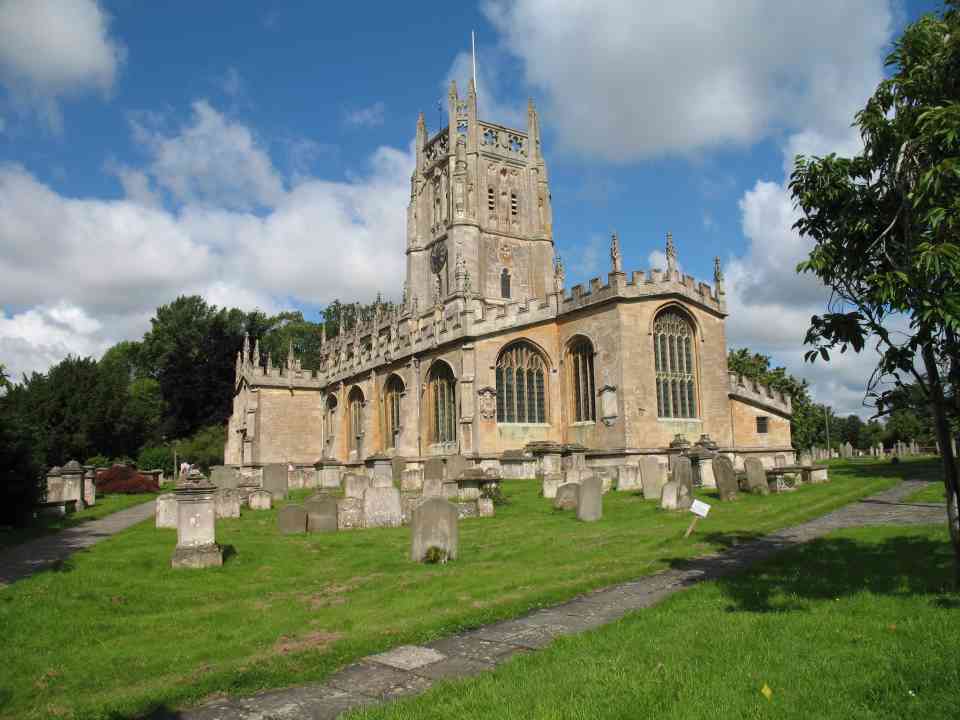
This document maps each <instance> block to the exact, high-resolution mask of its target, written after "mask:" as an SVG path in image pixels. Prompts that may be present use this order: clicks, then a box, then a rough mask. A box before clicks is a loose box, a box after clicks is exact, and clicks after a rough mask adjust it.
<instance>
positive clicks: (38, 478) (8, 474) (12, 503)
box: [0, 406, 46, 525]
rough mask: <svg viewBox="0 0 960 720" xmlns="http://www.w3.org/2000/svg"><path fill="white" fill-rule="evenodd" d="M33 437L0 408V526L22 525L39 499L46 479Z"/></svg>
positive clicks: (34, 434) (17, 420)
mask: <svg viewBox="0 0 960 720" xmlns="http://www.w3.org/2000/svg"><path fill="white" fill-rule="evenodd" d="M35 438H36V433H35V432H33V431H32V430H31V428H29V427H27V426H26V425H25V424H24V423H23V422H22V420H21V419H19V418H17V417H16V416H14V415H13V414H12V413H11V414H7V413H6V412H4V408H3V407H2V406H0V525H26V524H28V523H29V522H30V520H31V518H32V517H33V509H34V507H35V506H36V504H37V503H38V502H40V501H41V500H42V499H43V494H44V488H45V483H46V479H45V478H44V476H43V470H42V468H41V466H40V450H39V448H38V447H37V445H36V442H35Z"/></svg>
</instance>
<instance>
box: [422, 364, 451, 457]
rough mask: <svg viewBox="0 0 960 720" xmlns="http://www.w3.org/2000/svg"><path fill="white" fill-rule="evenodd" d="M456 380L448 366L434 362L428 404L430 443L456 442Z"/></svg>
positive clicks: (431, 370)
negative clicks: (430, 410)
mask: <svg viewBox="0 0 960 720" xmlns="http://www.w3.org/2000/svg"><path fill="white" fill-rule="evenodd" d="M456 385H457V381H456V378H454V376H453V371H452V370H451V369H450V366H449V365H447V364H446V363H444V362H436V363H434V365H433V367H432V368H431V369H430V381H429V392H430V404H431V405H432V408H431V409H432V418H431V419H432V421H433V422H432V427H431V430H432V435H433V437H432V441H433V442H434V443H452V442H456V441H457V397H456Z"/></svg>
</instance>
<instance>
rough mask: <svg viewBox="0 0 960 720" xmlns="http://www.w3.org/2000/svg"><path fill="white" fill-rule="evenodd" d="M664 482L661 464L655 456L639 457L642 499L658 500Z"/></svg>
mask: <svg viewBox="0 0 960 720" xmlns="http://www.w3.org/2000/svg"><path fill="white" fill-rule="evenodd" d="M666 482H667V478H666V474H665V473H664V472H663V466H662V465H661V464H660V463H659V462H657V459H656V458H655V457H652V456H650V455H644V456H643V457H641V458H640V483H641V485H642V486H643V499H644V500H658V501H659V500H660V495H661V493H662V491H663V486H664V485H665V484H666Z"/></svg>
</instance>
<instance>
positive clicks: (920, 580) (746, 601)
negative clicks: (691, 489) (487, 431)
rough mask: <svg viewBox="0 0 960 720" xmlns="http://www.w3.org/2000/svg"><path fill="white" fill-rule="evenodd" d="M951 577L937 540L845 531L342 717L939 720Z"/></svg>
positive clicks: (952, 618) (948, 668)
mask: <svg viewBox="0 0 960 720" xmlns="http://www.w3.org/2000/svg"><path fill="white" fill-rule="evenodd" d="M951 575H952V554H951V550H950V543H949V539H948V536H947V531H946V529H945V528H940V527H917V526H913V527H896V526H893V527H890V526H888V527H880V528H858V529H851V530H845V531H842V532H837V533H834V534H831V535H829V536H827V537H824V538H821V539H819V540H816V541H814V542H811V543H810V544H808V545H805V546H802V547H800V548H798V549H796V550H791V551H789V552H787V553H783V554H782V555H779V556H777V557H775V558H773V559H772V560H771V561H768V562H767V563H764V564H763V565H760V566H758V567H757V568H755V569H754V570H752V571H749V572H745V573H742V574H740V575H737V576H733V577H730V578H726V579H723V580H719V581H715V582H709V583H705V584H703V585H700V586H698V587H696V588H694V589H692V590H689V591H687V592H682V593H679V594H677V595H674V596H673V597H671V598H669V599H667V600H666V601H664V602H663V603H662V604H660V605H658V606H656V607H654V608H651V609H647V610H641V611H638V612H634V613H631V614H630V615H628V616H627V617H625V618H624V619H623V620H621V621H619V622H617V623H614V624H611V625H607V626H604V627H602V628H599V629H597V630H595V631H592V632H587V633H584V634H581V635H577V636H570V637H566V638H561V639H560V640H558V641H556V642H555V643H554V644H553V645H551V646H550V647H549V648H547V649H546V650H544V651H542V652H538V653H533V654H530V655H524V656H518V657H516V658H514V659H513V660H511V661H509V662H508V663H506V664H504V665H503V666H501V667H500V668H498V669H497V670H496V671H494V672H492V673H487V674H484V675H481V676H479V677H477V678H474V679H469V680H461V681H456V682H447V683H444V684H442V685H440V686H437V687H435V688H434V689H432V690H431V691H429V692H427V693H426V694H424V695H422V696H419V697H417V698H411V699H408V700H404V701H401V702H399V703H395V704H393V705H389V706H384V707H380V708H376V709H371V710H368V711H364V712H357V713H354V714H352V715H351V716H350V717H351V718H353V719H354V720H361V719H362V720H386V719H387V718H389V719H390V720H406V719H408V718H410V719H412V718H417V719H421V718H426V719H429V718H443V719H444V720H446V718H458V719H460V720H469V719H471V718H485V719H486V718H534V719H539V718H543V719H547V718H549V719H550V720H556V719H562V718H571V719H573V718H583V719H584V720H588V719H589V720H593V719H594V718H605V719H609V718H647V717H649V718H659V719H661V720H673V719H676V720H681V719H682V720H699V719H702V720H715V719H716V718H778V719H779V718H796V719H797V720H807V719H808V718H817V719H818V720H823V719H828V720H829V719H832V718H835V719H836V720H860V719H863V720H866V719H868V718H869V719H871V720H876V719H879V718H889V719H890V720H894V719H896V720H899V719H900V718H925V719H927V720H934V719H939V718H943V719H945V720H946V719H948V718H949V719H953V718H956V717H957V716H958V715H957V687H958V685H960V597H958V596H957V595H956V594H951V593H949V592H948V591H947V590H946V588H945V587H944V583H945V582H948V581H949V579H950V578H951ZM765 686H766V687H767V688H769V690H770V691H771V694H770V697H769V699H767V697H766V696H765V695H764V694H763V693H762V690H763V688H764V687H765Z"/></svg>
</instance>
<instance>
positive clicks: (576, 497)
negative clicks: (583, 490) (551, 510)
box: [553, 483, 580, 510]
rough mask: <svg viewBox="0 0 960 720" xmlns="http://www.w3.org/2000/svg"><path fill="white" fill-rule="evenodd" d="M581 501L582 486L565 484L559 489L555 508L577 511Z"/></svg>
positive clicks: (554, 500)
mask: <svg viewBox="0 0 960 720" xmlns="http://www.w3.org/2000/svg"><path fill="white" fill-rule="evenodd" d="M579 501H580V484H579V483H564V484H563V485H561V486H560V487H559V488H557V495H556V497H555V498H554V499H553V507H555V508H556V509H557V510H576V509H577V504H578V503H579Z"/></svg>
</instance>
